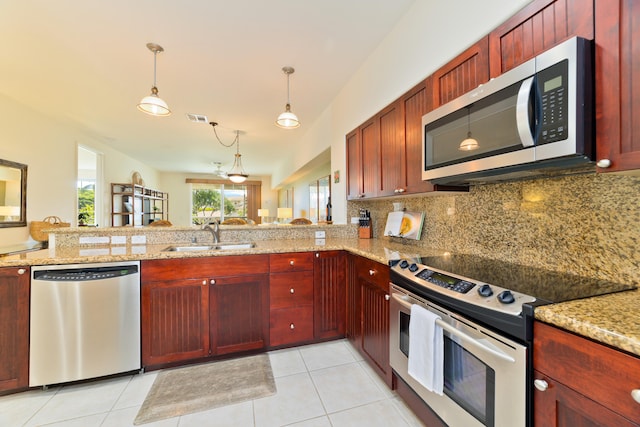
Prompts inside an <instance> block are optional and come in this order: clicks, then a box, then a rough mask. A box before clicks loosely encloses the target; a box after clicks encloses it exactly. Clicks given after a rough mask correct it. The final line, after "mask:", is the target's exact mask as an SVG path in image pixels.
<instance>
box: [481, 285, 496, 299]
mask: <svg viewBox="0 0 640 427" xmlns="http://www.w3.org/2000/svg"><path fill="white" fill-rule="evenodd" d="M478 293H479V294H480V296H483V297H490V296H491V295H493V289H491V286H489V285H487V284H484V285H482V286H480V287H479V288H478Z"/></svg>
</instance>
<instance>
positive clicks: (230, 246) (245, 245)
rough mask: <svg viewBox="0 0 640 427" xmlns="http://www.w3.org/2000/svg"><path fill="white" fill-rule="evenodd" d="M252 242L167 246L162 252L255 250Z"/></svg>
mask: <svg viewBox="0 0 640 427" xmlns="http://www.w3.org/2000/svg"><path fill="white" fill-rule="evenodd" d="M255 247H256V244H255V243H254V242H223V243H216V244H214V245H185V246H168V247H166V248H164V249H163V250H162V251H163V252H194V251H234V250H239V249H251V248H255Z"/></svg>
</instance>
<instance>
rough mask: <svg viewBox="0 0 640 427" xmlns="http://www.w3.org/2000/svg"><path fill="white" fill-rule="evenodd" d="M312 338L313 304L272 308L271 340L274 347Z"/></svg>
mask: <svg viewBox="0 0 640 427" xmlns="http://www.w3.org/2000/svg"><path fill="white" fill-rule="evenodd" d="M312 339H313V307H312V306H307V307H297V308H283V309H280V310H271V320H270V331H269V342H270V345H271V346H272V347H277V346H280V345H285V344H293V343H296V342H303V341H310V340H312Z"/></svg>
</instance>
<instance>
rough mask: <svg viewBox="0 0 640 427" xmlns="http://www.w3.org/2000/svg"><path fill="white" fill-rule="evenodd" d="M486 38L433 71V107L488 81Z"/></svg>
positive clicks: (487, 47) (487, 45)
mask: <svg viewBox="0 0 640 427" xmlns="http://www.w3.org/2000/svg"><path fill="white" fill-rule="evenodd" d="M488 40H489V39H488V37H483V38H482V40H480V41H478V42H476V43H475V44H474V45H472V46H471V47H469V48H468V49H467V50H465V51H464V52H462V53H461V54H460V55H458V56H457V57H455V58H454V59H452V60H451V61H449V63H447V64H446V65H445V66H443V67H441V68H440V69H439V70H437V71H436V72H435V73H433V107H434V108H436V107H439V106H441V105H444V104H446V103H447V102H449V101H452V100H454V99H456V98H457V97H459V96H461V95H463V94H465V93H467V92H469V91H471V90H472V89H475V88H477V87H478V86H479V85H480V84H481V83H486V82H487V81H489V44H488V43H489V41H488Z"/></svg>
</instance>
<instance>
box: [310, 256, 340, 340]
mask: <svg viewBox="0 0 640 427" xmlns="http://www.w3.org/2000/svg"><path fill="white" fill-rule="evenodd" d="M313 306H314V307H313V313H314V319H313V327H314V338H315V339H330V338H339V337H343V336H344V329H345V310H346V306H345V253H344V252H342V251H326V252H316V253H315V256H314V261H313Z"/></svg>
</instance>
